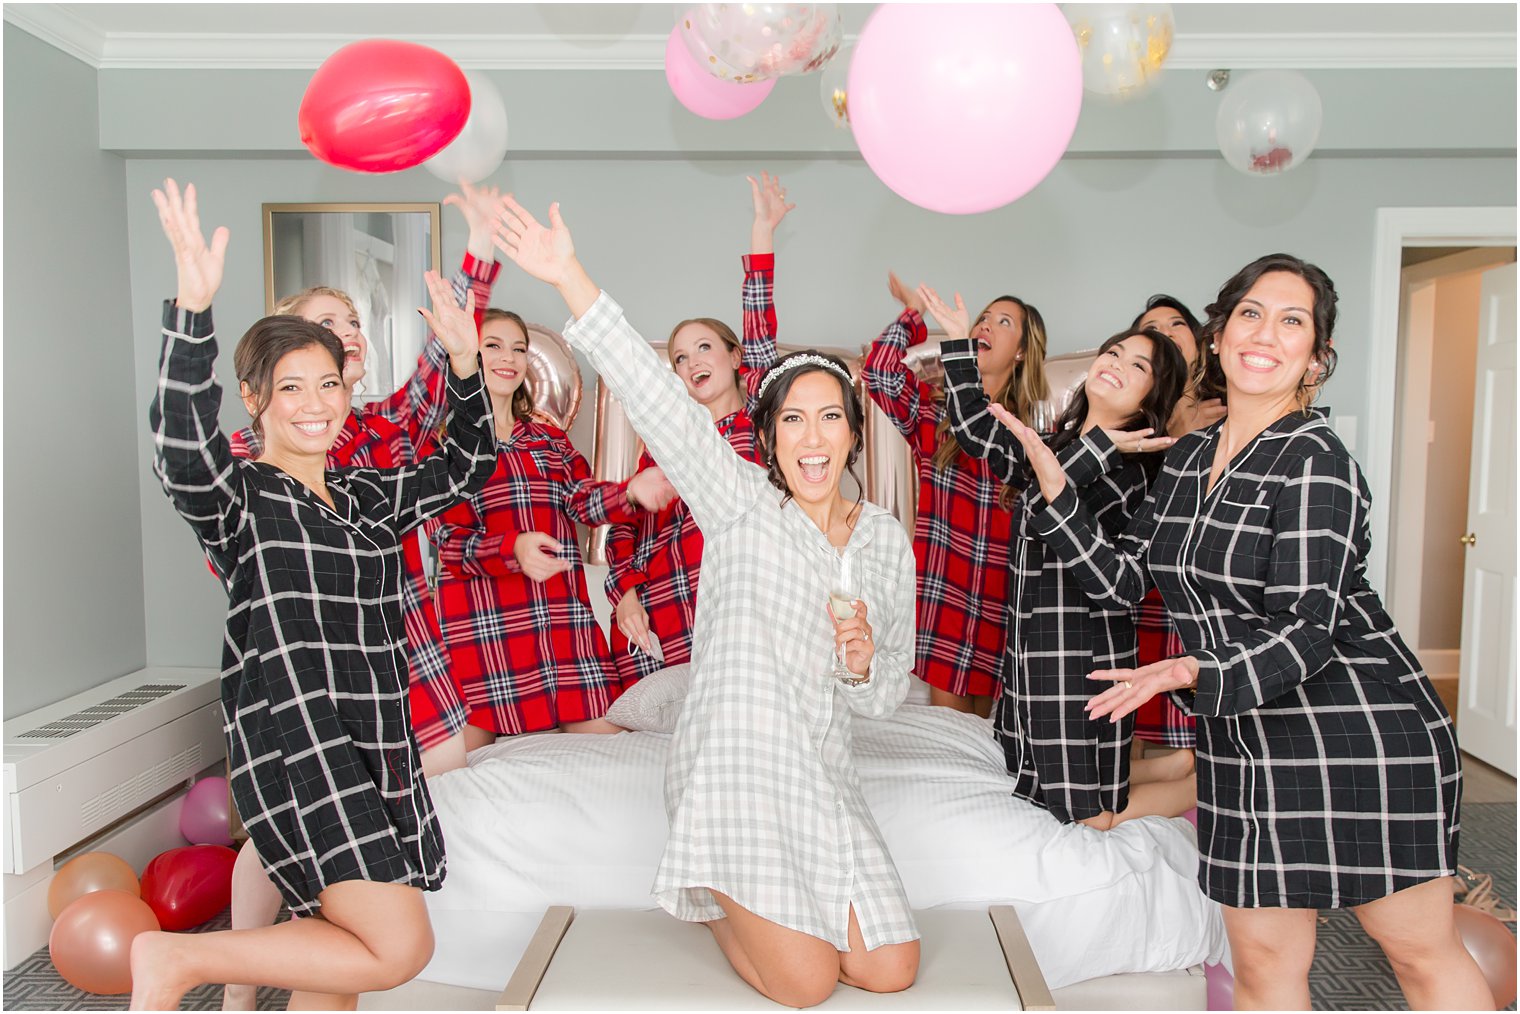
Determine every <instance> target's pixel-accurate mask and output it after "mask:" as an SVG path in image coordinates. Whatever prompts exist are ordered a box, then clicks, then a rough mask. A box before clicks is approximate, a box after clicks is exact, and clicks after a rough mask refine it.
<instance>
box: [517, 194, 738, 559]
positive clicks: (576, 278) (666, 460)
mask: <svg viewBox="0 0 1520 1014" xmlns="http://www.w3.org/2000/svg"><path fill="white" fill-rule="evenodd" d="M505 201H506V205H507V211H506V212H505V213H504V214H503V216H502V230H501V232H500V233H498V237H497V242H498V244H499V245H500V246H501V248H502V249H503V250H504V251H505V252H506V255H507V257H508V258H510V259H511V260H512V261H513V263H515V264H517V265H518V266H519V267H520V268H522V269H523V270H524V271H526V272H527V273H528V274H529V275H532V276H533V277H534V278H537V279H539V280H540V281H544V282H548V283H549V284H551V285H553V286H554V287H555V288H556V289H557V290H559V293H560V295H561V296H562V297H563V298H564V300H565V305H566V306H567V307H569V309H570V313H571V314H572V316H573V317H574V319H573V320H571V321H570V322H569V323H568V324H566V326H565V330H564V337H565V340H566V341H567V342H569V343H570V344H571V345H572V346H573V347H575V348H576V349H578V350H579V351H581V352H582V353H584V354H585V355H586V357H587V358H588V359H589V360H590V361H591V365H592V367H593V368H594V369H595V370H596V371H597V373H598V374H600V375H601V377H602V379H603V380H605V381H606V382H607V386H608V388H610V389H611V391H612V393H613V395H614V396H615V397H616V398H617V399H618V401H619V402H620V403H621V404H622V406H623V411H624V412H625V413H627V415H628V419H629V422H631V423H632V424H633V428H634V430H635V432H637V433H638V434H639V436H640V437H642V438H643V440H644V444H645V446H646V447H647V448H648V449H649V453H650V454H651V455H652V456H653V457H654V459H655V460H656V461H658V462H659V463H660V467H661V468H662V469H663V470H664V472H665V475H666V476H667V477H668V478H669V479H670V482H671V483H672V484H673V485H674V486H675V489H676V492H677V493H679V494H680V496H681V498H682V499H683V500H685V501H686V505H687V506H688V507H690V508H691V513H692V517H693V518H695V519H696V522H697V524H698V525H699V526H700V527H701V528H703V529H704V530H706V531H708V532H712V531H716V530H718V529H721V528H724V527H726V526H727V525H729V524H731V523H733V522H734V521H735V520H737V519H738V518H739V517H740V516H742V515H743V514H744V513H745V512H746V511H748V510H749V508H750V507H751V505H753V504H754V502H755V500H756V498H757V497H758V496H760V495H762V494H763V490H764V488H765V485H766V482H765V476H764V473H763V472H761V471H760V469H758V468H756V467H755V466H754V465H752V464H750V463H749V462H747V461H745V460H744V459H743V458H741V457H739V454H738V452H737V451H735V450H734V449H733V447H731V446H730V445H729V443H728V441H727V440H725V439H724V438H723V435H722V434H721V433H719V432H718V430H717V427H715V426H714V425H713V424H712V417H711V416H710V415H709V414H708V413H707V410H706V409H704V408H703V407H702V406H701V405H699V404H697V403H696V402H695V401H694V400H692V398H690V397H689V396H688V395H687V393H686V388H685V386H684V385H682V383H681V381H680V379H679V378H677V377H676V375H675V374H674V373H673V372H671V371H670V370H669V369H667V368H666V367H665V365H664V364H662V363H661V362H660V360H659V357H658V356H657V355H656V354H655V351H654V349H652V348H651V347H650V346H649V343H648V342H646V341H645V340H644V339H643V338H641V337H640V336H639V334H638V332H637V331H635V330H634V329H633V327H632V326H631V325H630V324H629V323H628V321H627V320H626V319H625V318H624V316H623V309H622V307H620V306H618V304H617V303H616V302H614V301H613V299H612V297H611V296H609V295H607V294H606V293H605V292H603V291H601V289H600V288H599V287H598V286H597V285H596V283H594V282H593V281H592V280H591V277H590V276H589V275H587V274H586V270H585V268H583V267H582V266H581V264H580V261H578V260H577V259H576V257H575V245H574V242H573V241H572V240H571V237H570V230H569V229H568V228H566V227H565V223H564V220H563V219H562V218H561V217H560V214H559V205H557V204H555V205H550V207H549V223H550V224H549V227H548V228H546V227H545V226H543V225H541V224H539V222H538V221H537V220H535V219H534V218H533V216H532V215H531V214H529V213H528V211H527V209H525V208H523V207H522V205H520V204H518V203H517V202H516V201H515V200H513V199H512V198H511V197H510V196H508V197H507V198H506V199H505Z"/></svg>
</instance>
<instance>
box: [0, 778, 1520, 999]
mask: <svg viewBox="0 0 1520 1014" xmlns="http://www.w3.org/2000/svg"><path fill="white" fill-rule="evenodd" d="M1461 860H1462V864H1463V865H1464V866H1467V867H1469V868H1470V869H1473V870H1478V871H1481V872H1483V873H1489V874H1492V875H1493V878H1494V890H1495V892H1496V893H1497V894H1498V895H1499V897H1500V898H1502V899H1503V901H1504V903H1505V904H1507V905H1512V904H1513V903H1514V901H1515V886H1516V885H1515V862H1516V860H1515V804H1514V803H1469V804H1468V805H1467V806H1464V807H1463V808H1462V845H1461ZM1326 916H1327V921H1326V922H1325V923H1323V924H1322V925H1321V926H1320V928H1319V947H1318V950H1317V951H1316V954H1315V958H1314V968H1313V969H1312V970H1311V971H1310V973H1309V991H1310V993H1311V995H1312V996H1313V998H1314V1006H1315V1008H1316V1009H1317V1010H1402V1009H1404V1008H1405V1005H1404V998H1403V996H1402V995H1401V994H1400V993H1399V988H1398V983H1397V982H1395V981H1394V978H1393V972H1392V970H1391V969H1390V968H1389V967H1388V961H1387V959H1386V958H1384V957H1383V952H1382V951H1380V950H1379V949H1378V946H1377V945H1376V944H1374V943H1373V942H1372V941H1371V940H1370V939H1368V937H1367V935H1366V934H1365V933H1363V932H1362V928H1361V924H1360V923H1358V922H1357V921H1356V917H1355V916H1354V915H1352V914H1351V913H1350V912H1329V913H1326ZM226 928H227V917H226V915H225V914H224V915H222V916H221V917H220V918H218V919H214V920H212V921H211V922H210V923H208V924H206V926H205V927H204V929H206V930H213V929H226ZM286 995H287V994H286V993H285V992H284V991H282V990H277V989H261V990H259V1001H258V1009H259V1010H284V1009H285V999H286ZM0 1002H3V1004H4V1007H5V1009H6V1010H125V1009H126V1006H127V998H126V997H125V996H91V995H89V994H87V993H82V992H80V991H79V990H77V989H75V988H74V987H72V986H70V985H69V984H68V983H66V982H64V981H63V980H62V979H60V978H59V977H58V973H57V972H55V971H54V970H53V963H52V961H50V960H49V959H48V952H47V948H46V947H44V948H42V949H41V950H39V951H38V952H37V953H36V954H33V955H32V956H31V957H30V958H27V959H26V960H25V961H23V962H22V963H21V964H19V965H17V966H16V968H15V969H14V970H12V971H10V972H7V973H5V989H4V995H3V1001H0ZM221 1005H222V990H221V987H220V986H202V987H201V988H200V989H197V990H195V991H194V992H192V993H190V994H189V995H188V996H186V997H185V1002H184V1003H183V1004H182V1005H181V1008H180V1009H181V1010H220V1009H221ZM1509 1009H1510V1010H1514V1009H1515V1008H1514V1006H1513V1005H1511V1006H1510V1008H1509Z"/></svg>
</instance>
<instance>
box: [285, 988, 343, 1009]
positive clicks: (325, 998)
mask: <svg viewBox="0 0 1520 1014" xmlns="http://www.w3.org/2000/svg"><path fill="white" fill-rule="evenodd" d="M285 1009H286V1010H358V1009H359V994H358V993H307V992H296V993H292V994H290V1001H289V1002H288V1003H286V1004H285Z"/></svg>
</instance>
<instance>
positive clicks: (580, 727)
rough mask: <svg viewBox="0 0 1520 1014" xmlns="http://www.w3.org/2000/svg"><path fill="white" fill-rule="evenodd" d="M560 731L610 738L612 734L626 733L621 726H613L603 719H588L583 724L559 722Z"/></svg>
mask: <svg viewBox="0 0 1520 1014" xmlns="http://www.w3.org/2000/svg"><path fill="white" fill-rule="evenodd" d="M559 727H560V729H562V730H563V731H565V732H581V733H585V732H589V733H595V734H597V735H601V736H610V735H612V734H613V733H618V732H627V731H628V730H627V729H624V728H623V727H622V726H621V725H613V724H612V723H611V722H609V721H607V720H606V719H605V718H590V719H587V720H586V721H584V722H561V723H559Z"/></svg>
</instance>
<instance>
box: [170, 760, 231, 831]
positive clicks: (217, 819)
mask: <svg viewBox="0 0 1520 1014" xmlns="http://www.w3.org/2000/svg"><path fill="white" fill-rule="evenodd" d="M179 833H180V834H182V835H184V836H185V841H187V842H189V843H190V844H191V845H231V844H232V803H231V800H230V799H228V797H227V779H225V778H218V777H212V778H202V779H201V780H200V781H198V782H196V783H195V784H194V785H192V786H190V791H189V792H187V793H185V801H184V803H182V804H181V805H180V811H179Z"/></svg>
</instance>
